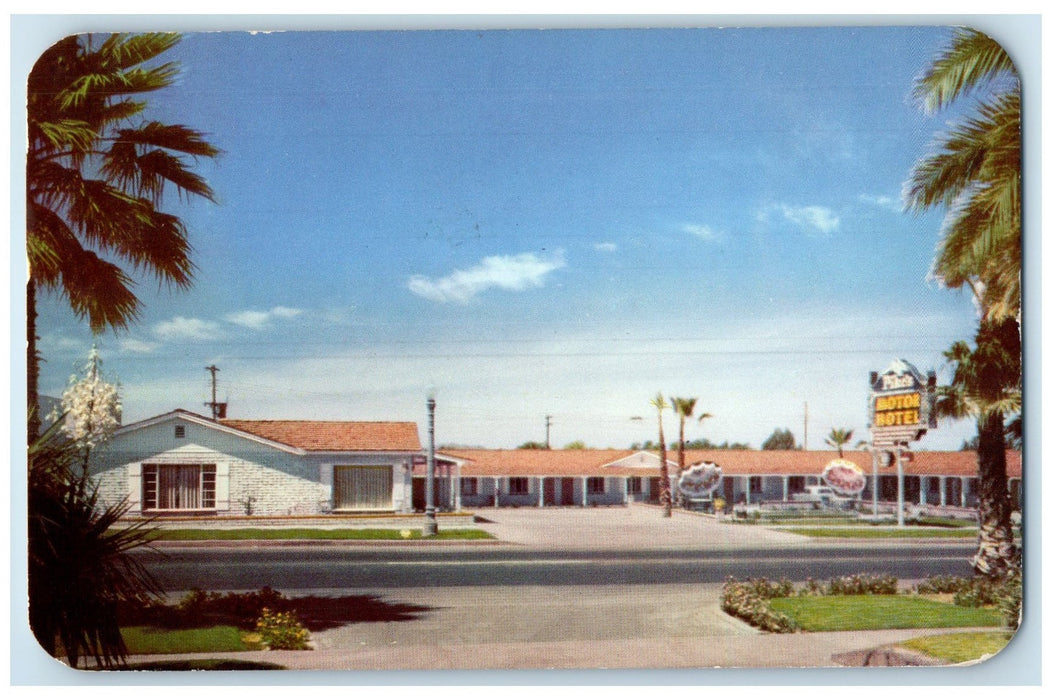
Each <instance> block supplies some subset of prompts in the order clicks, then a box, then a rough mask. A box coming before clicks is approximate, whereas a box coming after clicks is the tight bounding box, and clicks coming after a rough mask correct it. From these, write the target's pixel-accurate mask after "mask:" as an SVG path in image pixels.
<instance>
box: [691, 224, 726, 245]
mask: <svg viewBox="0 0 1052 700" xmlns="http://www.w3.org/2000/svg"><path fill="white" fill-rule="evenodd" d="M683 231H684V232H685V233H689V234H690V235H692V236H696V237H698V238H700V239H701V240H703V241H708V242H709V243H715V242H716V241H719V240H722V239H723V234H721V233H720V232H719V231H717V230H716V229H714V228H712V227H711V226H706V225H704V224H686V225H684V226H683Z"/></svg>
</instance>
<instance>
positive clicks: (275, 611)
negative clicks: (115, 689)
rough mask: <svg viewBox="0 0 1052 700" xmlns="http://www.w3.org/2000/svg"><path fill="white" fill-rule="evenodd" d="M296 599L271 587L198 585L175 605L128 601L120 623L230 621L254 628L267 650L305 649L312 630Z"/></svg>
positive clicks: (178, 625) (175, 626)
mask: <svg viewBox="0 0 1052 700" xmlns="http://www.w3.org/2000/svg"><path fill="white" fill-rule="evenodd" d="M293 606H294V602H293V601H291V600H289V599H288V598H286V597H285V596H284V595H282V594H281V593H280V592H278V591H275V590H274V589H272V588H270V587H269V586H264V587H263V588H261V589H259V590H258V591H251V592H248V593H216V592H212V591H203V590H201V589H199V588H195V589H193V590H191V591H190V592H189V593H187V594H186V595H185V596H183V598H182V599H181V600H180V601H179V602H178V603H176V604H175V605H162V604H157V603H154V604H149V605H131V604H129V605H128V606H126V607H125V608H124V609H122V610H121V615H120V617H121V625H151V626H155V627H163V628H167V629H187V628H193V627H201V626H208V625H216V624H228V625H234V626H236V627H239V628H240V629H243V630H255V631H256V632H257V633H259V634H260V636H261V638H262V642H263V644H264V645H265V646H266V647H267V648H268V649H306V648H308V647H307V642H308V641H309V640H310V633H309V632H308V631H307V629H306V628H304V627H303V625H302V624H300V622H299V620H298V619H297V617H296V612H295V610H294V609H293Z"/></svg>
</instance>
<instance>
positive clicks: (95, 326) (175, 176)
mask: <svg viewBox="0 0 1052 700" xmlns="http://www.w3.org/2000/svg"><path fill="white" fill-rule="evenodd" d="M178 41H179V36H178V35H177V34H142V35H136V36H129V35H126V34H113V35H110V36H109V37H107V38H106V39H104V40H103V41H102V43H101V44H100V45H98V46H96V45H95V43H94V41H93V38H92V36H90V35H84V36H79V37H78V36H71V37H68V38H66V39H63V40H62V41H60V42H58V43H57V44H55V45H54V46H52V47H51V48H49V49H48V50H47V51H45V52H44V54H43V55H42V56H41V57H40V59H39V60H38V61H37V63H36V65H35V66H34V67H33V70H32V71H31V72H30V74H29V80H28V94H27V112H28V113H27V118H28V136H29V151H28V155H27V162H26V213H27V215H26V218H27V221H26V251H27V254H28V258H29V283H28V285H27V290H26V334H27V339H28V347H27V358H26V359H27V365H28V367H27V379H28V395H27V400H28V404H29V406H28V409H29V439H30V441H32V440H33V439H34V438H35V437H36V436H37V435H38V434H39V431H40V418H39V416H37V415H36V413H37V410H36V407H37V404H38V400H37V384H38V378H39V361H40V357H39V355H38V351H37V338H36V316H37V314H36V295H37V292H38V291H39V290H53V291H56V292H57V293H59V294H60V295H62V296H64V297H65V298H66V299H67V300H68V301H69V304H70V306H71V308H72V309H73V311H74V313H75V314H76V315H77V316H78V317H80V318H86V319H87V320H88V323H89V325H90V326H91V329H92V331H94V332H96V333H98V332H101V331H103V330H104V329H106V328H113V329H121V328H124V327H126V326H127V325H128V323H129V322H130V321H131V320H133V319H134V318H135V317H136V315H137V313H138V311H139V306H140V303H139V299H138V298H137V297H136V296H135V293H134V292H133V291H132V288H133V286H134V284H135V282H134V280H133V279H132V276H131V275H130V274H129V273H128V272H127V271H126V270H125V268H127V267H130V268H131V269H132V270H133V271H135V272H145V273H147V274H149V275H152V276H154V277H156V278H157V279H158V281H160V282H162V283H166V284H169V285H173V286H175V287H177V288H185V287H187V286H189V284H190V279H191V276H192V273H193V263H192V262H191V261H190V243H189V241H188V240H187V234H186V229H185V227H184V225H183V223H182V221H181V220H180V219H178V218H177V217H175V216H173V215H172V214H169V213H166V212H163V211H161V210H160V208H159V207H160V205H161V201H162V199H163V195H164V194H165V193H166V191H170V190H171V188H172V187H174V188H175V191H177V192H178V194H179V195H180V196H183V195H186V196H189V195H197V196H201V197H205V198H206V199H209V200H213V199H214V196H213V193H212V190H211V189H210V188H209V186H208V185H207V183H206V182H205V181H204V180H203V179H202V178H201V177H199V176H198V175H196V174H195V173H193V172H192V171H191V170H190V166H191V163H189V162H188V161H186V160H185V159H184V156H190V157H192V158H200V157H206V158H212V157H214V156H216V155H217V154H218V153H219V151H218V150H217V149H216V148H215V147H213V146H212V145H210V144H209V143H208V142H207V141H205V140H204V138H203V136H202V135H201V134H200V133H199V132H197V131H194V130H192V129H189V128H187V127H185V126H181V125H166V124H161V123H159V122H156V121H146V120H145V118H144V117H143V116H142V115H143V112H144V110H145V108H146V103H145V102H144V101H142V100H141V97H142V96H144V95H146V94H147V93H150V92H153V91H155V90H160V89H162V88H164V87H167V86H168V85H170V84H171V83H172V82H173V80H174V79H175V77H176V75H177V68H176V66H175V65H174V64H172V63H162V64H160V65H146V64H149V63H150V62H151V61H152V60H153V59H155V58H157V57H158V56H159V55H161V54H163V53H164V52H165V51H167V50H169V49H170V48H172V47H173V46H174V45H175V44H176V43H177V42H178ZM103 256H107V257H110V258H115V259H117V261H119V262H120V263H122V264H123V266H124V267H122V266H121V265H118V264H117V263H115V262H113V261H112V260H109V259H106V258H105V257H103Z"/></svg>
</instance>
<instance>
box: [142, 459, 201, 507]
mask: <svg viewBox="0 0 1052 700" xmlns="http://www.w3.org/2000/svg"><path fill="white" fill-rule="evenodd" d="M142 507H143V510H214V509H215V507H216V466H215V465H214V464H144V465H143V466H142Z"/></svg>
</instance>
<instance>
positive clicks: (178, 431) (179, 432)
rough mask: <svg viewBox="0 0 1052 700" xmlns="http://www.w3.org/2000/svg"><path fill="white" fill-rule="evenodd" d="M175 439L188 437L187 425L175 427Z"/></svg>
mask: <svg viewBox="0 0 1052 700" xmlns="http://www.w3.org/2000/svg"><path fill="white" fill-rule="evenodd" d="M175 437H176V438H184V437H186V426H185V425H177V426H175Z"/></svg>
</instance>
